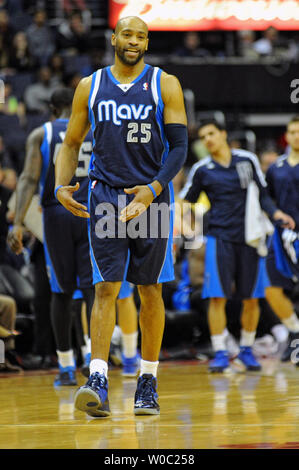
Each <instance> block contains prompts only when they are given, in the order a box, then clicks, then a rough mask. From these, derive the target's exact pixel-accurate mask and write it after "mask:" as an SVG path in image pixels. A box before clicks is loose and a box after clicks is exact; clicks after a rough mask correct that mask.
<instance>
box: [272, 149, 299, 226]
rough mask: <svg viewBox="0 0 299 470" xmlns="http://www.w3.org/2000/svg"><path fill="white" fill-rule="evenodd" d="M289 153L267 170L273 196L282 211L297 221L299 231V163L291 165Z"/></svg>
mask: <svg viewBox="0 0 299 470" xmlns="http://www.w3.org/2000/svg"><path fill="white" fill-rule="evenodd" d="M287 159H288V155H282V156H281V157H279V158H278V160H277V161H276V162H275V163H274V164H273V165H271V166H270V168H269V169H268V171H267V175H266V181H267V183H268V187H269V192H270V195H271V197H272V198H273V199H274V200H275V201H276V203H277V206H278V207H279V209H281V210H282V211H284V212H286V213H287V214H289V215H290V216H291V217H293V219H294V220H295V222H296V229H295V230H296V231H299V164H298V165H296V166H290V165H289V163H288V160H287Z"/></svg>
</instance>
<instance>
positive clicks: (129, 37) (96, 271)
mask: <svg viewBox="0 0 299 470" xmlns="http://www.w3.org/2000/svg"><path fill="white" fill-rule="evenodd" d="M112 45H113V47H114V48H115V62H114V64H113V65H112V66H110V67H106V68H104V69H102V70H98V71H97V72H95V73H94V74H93V75H92V76H90V77H87V78H85V79H83V80H82V81H81V82H80V83H79V85H78V88H77V90H76V93H75V97H74V100H73V110H72V115H71V119H70V122H69V126H68V129H67V133H66V138H65V140H64V144H63V146H62V148H61V151H60V153H59V155H58V159H57V164H56V183H55V184H56V189H55V191H56V195H57V198H58V199H59V201H60V202H61V203H62V204H63V205H64V206H65V207H66V208H67V209H69V210H70V211H71V212H72V213H73V214H75V215H79V216H81V217H86V218H89V217H90V219H89V237H90V248H91V259H92V264H93V279H94V284H95V303H94V307H93V311H92V317H91V344H92V347H91V350H92V360H91V363H90V373H91V375H90V378H89V380H88V381H87V383H86V385H85V386H83V387H81V388H80V389H79V390H78V391H77V393H76V395H75V406H76V407H77V408H78V409H80V410H82V411H86V412H87V413H88V414H89V415H92V416H108V415H110V408H109V401H108V380H107V377H108V373H107V368H108V366H107V360H108V353H109V345H110V339H111V335H112V332H113V329H114V325H115V299H116V297H117V295H118V292H119V289H120V282H121V280H122V279H123V275H124V270H125V267H126V263H128V274H127V280H128V281H129V282H132V283H133V284H136V285H138V291H139V295H140V299H141V310H140V328H141V357H142V359H141V364H140V376H139V378H138V382H137V390H136V394H135V405H134V412H135V414H158V413H159V412H160V408H159V404H158V400H157V399H158V395H157V390H156V388H157V379H156V377H157V368H158V363H159V362H158V358H159V352H160V348H161V342H162V336H163V330H164V322H165V311H164V304H163V300H162V284H161V283H162V282H166V281H170V280H172V279H174V271H173V262H172V220H173V214H172V212H170V211H169V210H168V206H169V205H170V203H171V202H172V201H173V190H172V185H171V184H170V182H171V180H172V179H173V177H174V176H175V175H176V174H177V172H178V171H179V170H180V168H181V167H182V165H183V163H184V161H185V158H186V154H187V127H186V113H185V108H184V100H183V93H182V89H181V86H180V84H179V82H178V80H177V79H176V78H175V77H174V76H171V75H168V74H166V73H165V72H163V71H161V70H160V69H158V68H153V67H151V66H150V65H147V64H145V63H144V54H145V52H146V50H147V48H148V28H147V25H146V24H145V23H144V22H143V21H142V20H141V19H139V18H138V17H126V18H122V19H121V20H120V21H119V22H118V23H117V26H116V29H115V32H114V33H113V34H112ZM90 125H91V127H92V131H93V136H94V146H93V157H92V164H91V169H90V172H89V177H90V179H91V184H90V194H89V204H88V211H89V212H87V208H86V206H85V205H82V204H79V203H78V202H76V201H75V200H74V199H73V198H72V194H73V193H74V191H75V190H76V187H73V186H67V185H68V184H69V181H70V180H71V178H72V176H73V174H74V172H75V171H76V167H77V163H78V149H79V148H80V145H81V142H82V141H83V139H84V136H85V134H86V133H87V131H88V129H89V127H90ZM153 201H155V203H157V204H161V203H164V206H166V208H167V214H166V216H164V219H163V222H164V223H166V222H167V223H168V225H169V226H170V229H169V230H168V232H167V236H165V234H164V236H163V234H161V231H160V236H155V237H151V236H150V235H151V234H150V233H149V232H150V222H151V221H150V210H148V208H149V207H150V205H151V203H152V202H153ZM103 204H104V205H105V204H106V206H105V207H106V209H107V210H106V217H107V219H106V220H108V222H109V224H108V225H109V226H110V228H111V221H112V228H111V231H112V229H113V230H115V234H116V235H115V236H112V237H109V236H106V237H103V236H102V232H100V233H99V229H100V227H101V224H102V223H103V219H104V216H103V214H102V212H104V211H102V207H103ZM107 204H108V205H107ZM164 206H163V207H164ZM153 207H155V205H154V206H153ZM118 210H119V211H120V212H119V213H118ZM109 211H110V212H109ZM107 212H108V216H107ZM134 218H136V222H135V221H134V222H135V226H137V225H138V224H140V226H142V227H145V226H146V224H147V233H146V235H145V237H141V236H140V237H134V236H133V235H131V232H130V230H131V229H132V227H133V225H130V226H129V222H133V220H132V219H134ZM160 222H161V220H160ZM113 224H115V225H113ZM161 225H162V224H160V227H158V228H159V229H160V228H161ZM129 229H130V230H129ZM123 231H124V235H123ZM129 249H130V254H129V257H128V250H129Z"/></svg>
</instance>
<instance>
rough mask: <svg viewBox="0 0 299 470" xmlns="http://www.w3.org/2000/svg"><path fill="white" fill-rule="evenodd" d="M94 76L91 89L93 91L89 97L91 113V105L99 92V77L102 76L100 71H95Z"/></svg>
mask: <svg viewBox="0 0 299 470" xmlns="http://www.w3.org/2000/svg"><path fill="white" fill-rule="evenodd" d="M95 74H96V78H95V82H94V87H93V90H92V95H91V98H90V109H91V111H92V108H93V105H94V101H95V98H96V96H97V92H98V91H99V87H100V81H101V75H102V69H99V70H97V71H96V72H95Z"/></svg>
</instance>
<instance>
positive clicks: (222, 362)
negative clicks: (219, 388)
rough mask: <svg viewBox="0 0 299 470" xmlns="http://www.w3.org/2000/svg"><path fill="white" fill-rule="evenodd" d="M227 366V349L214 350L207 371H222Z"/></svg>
mask: <svg viewBox="0 0 299 470" xmlns="http://www.w3.org/2000/svg"><path fill="white" fill-rule="evenodd" d="M228 368H229V357H228V352H227V351H216V354H215V357H214V359H213V360H212V361H211V362H210V364H209V372H212V373H217V372H220V373H221V372H224V371H225V369H228Z"/></svg>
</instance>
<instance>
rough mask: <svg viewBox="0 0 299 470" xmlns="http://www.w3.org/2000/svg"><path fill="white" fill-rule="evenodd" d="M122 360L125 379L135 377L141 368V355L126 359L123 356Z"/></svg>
mask: <svg viewBox="0 0 299 470" xmlns="http://www.w3.org/2000/svg"><path fill="white" fill-rule="evenodd" d="M121 358H122V364H123V370H122V375H123V376H124V377H135V376H136V374H137V372H138V370H139V366H140V355H139V354H138V353H137V354H136V355H135V356H134V357H126V356H125V355H124V354H122V355H121Z"/></svg>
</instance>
